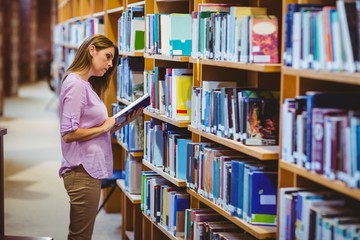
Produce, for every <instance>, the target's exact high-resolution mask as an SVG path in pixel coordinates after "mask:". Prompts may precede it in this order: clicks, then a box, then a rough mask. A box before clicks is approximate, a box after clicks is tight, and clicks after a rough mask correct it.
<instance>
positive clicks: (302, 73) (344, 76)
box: [282, 66, 360, 85]
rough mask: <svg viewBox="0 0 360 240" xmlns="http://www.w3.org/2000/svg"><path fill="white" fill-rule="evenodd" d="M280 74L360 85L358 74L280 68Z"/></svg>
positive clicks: (359, 74)
mask: <svg viewBox="0 0 360 240" xmlns="http://www.w3.org/2000/svg"><path fill="white" fill-rule="evenodd" d="M282 73H283V74H287V75H293V76H297V77H303V78H311V79H316V80H321V81H327V82H337V83H347V84H352V85H360V73H350V72H329V71H317V70H312V69H295V68H291V67H285V66H283V67H282Z"/></svg>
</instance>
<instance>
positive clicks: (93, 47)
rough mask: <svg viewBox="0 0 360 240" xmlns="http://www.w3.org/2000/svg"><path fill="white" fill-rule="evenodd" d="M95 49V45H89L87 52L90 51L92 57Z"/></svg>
mask: <svg viewBox="0 0 360 240" xmlns="http://www.w3.org/2000/svg"><path fill="white" fill-rule="evenodd" d="M95 51H96V48H95V46H94V45H90V47H89V53H90V55H91V56H92V57H93V56H94V53H95Z"/></svg>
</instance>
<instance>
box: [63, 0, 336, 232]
mask: <svg viewBox="0 0 360 240" xmlns="http://www.w3.org/2000/svg"><path fill="white" fill-rule="evenodd" d="M206 2H207V3H209V2H211V3H215V2H216V1H206ZM221 2H223V3H228V4H239V1H235V0H224V1H221ZM199 3H205V1H201V0H191V1H190V0H189V1H188V0H157V1H150V0H146V1H136V0H135V1H134V0H132V1H131V0H129V1H127V2H123V1H119V0H106V1H98V0H67V1H65V0H63V1H59V3H58V8H59V9H58V11H59V15H58V23H71V22H73V21H77V20H81V19H85V18H88V17H100V18H103V19H104V25H105V26H104V28H105V35H107V36H108V37H109V38H110V39H111V40H113V41H114V42H117V39H118V31H117V27H118V24H117V20H118V18H119V17H120V16H121V14H122V12H123V11H124V10H126V9H127V8H128V7H130V6H138V5H145V15H146V14H153V13H191V12H192V11H197V10H198V4H199ZM240 4H241V5H244V6H255V7H257V6H261V7H266V8H267V9H268V13H269V14H273V15H276V16H277V17H278V19H279V29H281V25H282V21H281V19H282V12H281V11H282V4H283V2H281V1H276V2H270V1H258V0H247V1H240ZM279 35H281V34H279ZM279 46H280V42H279ZM61 47H62V48H63V49H67V48H70V47H69V46H68V45H66V44H63V45H61ZM74 49H76V47H75V48H74ZM120 54H121V55H122V56H123V57H143V58H144V70H153V69H154V68H155V67H181V68H190V69H192V70H193V86H202V81H207V80H214V79H219V80H227V81H236V82H237V83H238V86H251V87H255V88H266V89H273V90H280V88H281V81H280V78H281V76H282V74H281V71H282V69H283V67H282V66H281V64H244V63H238V62H230V61H215V60H207V59H197V58H193V57H190V56H167V55H160V54H155V55H150V54H147V53H145V54H144V53H128V52H121V53H120ZM289 71H291V70H289ZM339 78H340V77H339ZM116 87H117V86H116V81H115V80H114V81H112V82H111V86H110V89H109V94H108V97H107V99H106V105H107V106H108V111H109V112H111V109H110V106H111V103H113V102H121V103H122V104H125V105H127V104H129V102H128V101H126V100H124V99H119V98H118V97H117V96H116ZM144 115H145V119H146V120H147V119H149V118H155V119H158V120H160V121H162V122H166V123H169V124H171V125H174V126H177V127H180V128H185V129H187V130H188V131H189V133H190V134H191V138H192V141H193V142H201V141H204V140H207V141H212V142H215V143H218V144H220V145H223V146H226V147H228V148H230V149H233V150H235V151H237V152H239V153H244V154H247V155H249V156H252V157H254V158H256V159H257V160H258V161H268V160H278V159H279V147H278V146H266V147H265V146H246V145H244V144H241V143H239V142H236V141H233V140H229V139H225V138H221V137H217V136H216V135H212V134H208V133H205V132H202V131H200V130H198V129H196V128H195V127H193V126H191V124H190V121H177V120H174V119H172V118H169V117H167V116H165V115H160V114H157V113H155V112H151V111H149V110H144ZM113 147H114V148H115V149H116V152H117V155H116V156H118V157H116V158H117V159H115V162H118V164H120V163H119V161H118V160H119V159H120V160H122V159H125V155H126V152H127V149H126V146H124V145H123V144H119V143H118V142H116V141H113ZM114 156H115V154H114ZM136 157H139V156H138V155H136ZM142 163H143V169H144V170H153V171H155V172H156V173H158V174H159V175H160V176H162V177H163V178H165V179H167V180H168V181H170V182H171V183H173V184H174V185H176V186H178V187H185V186H186V182H185V181H183V180H179V179H176V178H173V177H171V176H170V175H169V174H167V173H164V172H163V171H162V170H161V169H158V168H156V167H154V166H152V165H151V164H149V163H148V162H147V161H143V162H142ZM121 168H123V166H122V165H121ZM118 185H119V188H120V190H121V194H120V195H121V201H120V202H121V203H120V205H121V213H122V214H123V216H122V219H123V233H122V235H123V236H122V237H123V239H141V238H142V239H179V238H176V237H174V236H173V235H172V234H170V233H169V232H168V231H167V230H166V229H164V228H163V227H162V226H161V225H160V224H158V223H154V222H153V221H152V220H151V219H150V218H149V217H148V216H147V215H145V214H141V212H140V215H142V216H140V217H139V210H140V208H139V202H138V199H137V196H133V195H130V194H128V193H127V192H126V189H125V187H124V183H123V181H119V182H118ZM187 192H188V193H189V194H190V203H191V207H193V208H196V207H205V206H207V207H210V208H212V209H214V210H215V211H216V212H218V213H220V214H221V215H223V216H224V217H225V218H227V219H228V220H229V221H231V222H233V223H234V224H235V225H237V226H238V227H240V228H242V229H244V230H245V231H246V232H248V233H249V234H250V235H252V236H254V237H255V238H258V239H268V238H276V227H260V226H255V225H251V224H248V223H246V222H245V221H243V220H241V219H239V218H236V217H233V216H231V215H230V214H229V213H228V212H227V211H225V210H223V209H222V208H221V207H219V206H218V205H216V204H214V203H212V202H211V201H209V200H208V199H206V198H204V197H202V196H201V195H199V194H198V193H197V192H195V191H193V190H191V189H188V190H187ZM117 204H118V203H117ZM131 214H133V215H131ZM139 219H141V223H139V222H136V221H137V220H139ZM138 231H140V232H142V235H139V233H138Z"/></svg>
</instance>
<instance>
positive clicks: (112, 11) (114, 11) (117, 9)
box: [106, 7, 124, 14]
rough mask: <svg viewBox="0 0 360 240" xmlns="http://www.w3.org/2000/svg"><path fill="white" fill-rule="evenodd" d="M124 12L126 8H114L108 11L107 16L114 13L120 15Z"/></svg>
mask: <svg viewBox="0 0 360 240" xmlns="http://www.w3.org/2000/svg"><path fill="white" fill-rule="evenodd" d="M122 11H124V7H117V8H112V9H109V10H107V11H106V13H107V14H112V13H120V12H122Z"/></svg>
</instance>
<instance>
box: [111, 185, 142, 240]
mask: <svg viewBox="0 0 360 240" xmlns="http://www.w3.org/2000/svg"><path fill="white" fill-rule="evenodd" d="M116 184H117V185H118V186H119V188H120V190H121V197H120V201H121V214H122V227H121V234H122V239H140V236H141V230H142V221H141V210H140V203H141V195H140V194H130V193H129V192H128V191H126V189H125V181H124V180H123V179H118V180H116Z"/></svg>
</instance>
